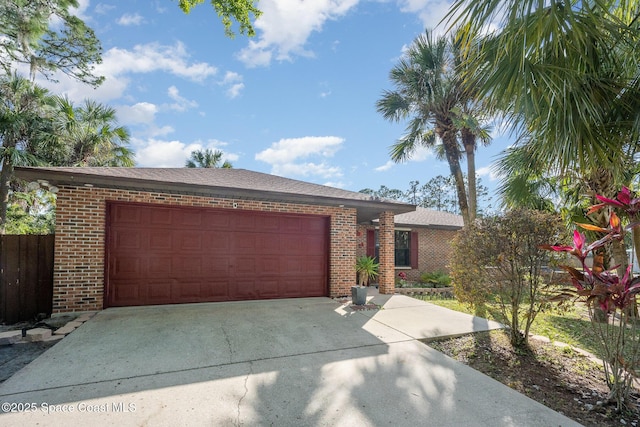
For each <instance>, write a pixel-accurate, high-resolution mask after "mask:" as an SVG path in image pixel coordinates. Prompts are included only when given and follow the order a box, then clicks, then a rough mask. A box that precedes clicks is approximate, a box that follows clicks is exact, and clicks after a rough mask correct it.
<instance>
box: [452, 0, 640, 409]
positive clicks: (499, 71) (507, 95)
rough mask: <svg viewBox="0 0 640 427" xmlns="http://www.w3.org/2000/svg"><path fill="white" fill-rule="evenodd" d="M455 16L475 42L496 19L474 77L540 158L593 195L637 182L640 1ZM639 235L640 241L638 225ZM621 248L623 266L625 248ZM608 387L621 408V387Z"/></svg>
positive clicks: (473, 8) (488, 6) (493, 6)
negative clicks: (632, 170) (633, 177)
mask: <svg viewBox="0 0 640 427" xmlns="http://www.w3.org/2000/svg"><path fill="white" fill-rule="evenodd" d="M448 16H449V17H450V18H451V19H452V26H457V27H461V28H464V37H465V40H467V41H468V40H474V39H475V38H476V37H478V35H479V34H481V33H483V32H484V31H485V29H486V28H487V27H489V25H491V24H495V22H494V21H497V22H498V28H499V31H497V32H494V33H491V34H489V35H488V36H486V37H484V38H483V39H482V45H481V49H480V54H479V55H478V56H477V57H476V58H475V63H474V67H475V68H474V69H473V72H471V73H469V76H470V77H469V78H473V76H474V75H477V74H481V75H483V76H485V79H484V84H483V86H482V87H481V88H480V92H481V94H482V95H484V96H486V97H488V98H490V99H491V101H492V102H493V103H494V104H495V105H497V106H499V108H501V109H502V110H503V111H504V112H505V114H506V115H507V117H508V119H509V121H510V123H511V124H512V125H513V127H514V129H516V132H517V133H518V134H519V136H520V137H521V139H520V146H519V147H526V150H527V153H528V154H529V156H530V157H529V161H530V162H531V163H532V164H538V165H545V166H544V167H545V170H546V173H547V175H548V176H555V177H558V178H559V179H561V180H564V179H566V178H567V177H568V176H570V174H577V175H578V176H579V177H580V179H581V181H583V183H584V185H585V188H587V189H588V190H589V193H590V195H592V196H593V195H595V194H603V195H609V196H611V195H613V194H614V193H615V190H616V187H618V185H619V184H621V183H625V184H629V183H630V181H627V182H625V180H626V179H628V178H625V175H626V172H627V171H628V170H629V165H630V164H631V163H632V161H633V154H634V153H635V152H636V151H637V149H638V145H639V143H640V108H639V107H640V67H639V66H638V64H639V63H640V50H639V49H637V47H638V45H639V42H640V19H638V18H639V17H640V4H639V3H638V2H635V1H633V2H626V1H622V2H619V1H607V0H605V1H600V0H597V1H596V0H586V1H580V2H573V1H572V2H568V1H556V0H552V1H544V2H541V1H537V0H506V1H502V0H501V1H498V0H457V1H455V2H454V4H453V5H452V8H451V9H450V12H449V15H448ZM454 16H455V17H456V18H452V17H454ZM468 46H473V44H472V43H468ZM469 69H470V70H471V68H469ZM523 136H524V137H523ZM523 166H525V167H526V162H525V163H524V164H523ZM532 169H533V170H535V168H532ZM538 170H539V169H538ZM603 213H604V212H602V211H601V212H600V217H599V218H598V221H599V222H600V224H598V225H601V226H602V225H604V226H606V222H607V221H606V220H607V219H608V218H607V216H608V215H606V214H603ZM634 242H635V243H636V249H640V233H639V232H638V229H637V227H636V228H634ZM613 251H614V253H613V256H614V258H615V259H616V263H619V264H621V267H622V268H621V269H624V267H626V264H627V263H628V258H627V256H626V252H625V251H624V247H623V246H622V245H618V246H614V247H613ZM636 252H637V251H636ZM606 363H612V362H608V361H605V369H606V367H607V365H606ZM609 386H610V387H611V390H612V394H613V393H614V391H615V396H614V397H615V398H616V400H617V402H618V409H620V407H621V404H622V401H623V399H622V396H623V393H622V392H621V390H622V388H620V387H619V386H618V385H617V384H616V387H615V389H614V388H613V387H612V384H609ZM627 390H628V389H627Z"/></svg>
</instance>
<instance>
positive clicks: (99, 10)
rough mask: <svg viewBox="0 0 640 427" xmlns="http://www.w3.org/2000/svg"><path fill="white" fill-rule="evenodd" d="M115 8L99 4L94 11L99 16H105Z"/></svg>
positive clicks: (110, 5)
mask: <svg viewBox="0 0 640 427" xmlns="http://www.w3.org/2000/svg"><path fill="white" fill-rule="evenodd" d="M115 8H116V7H115V6H114V5H112V4H104V3H98V4H97V5H96V7H95V9H94V12H95V13H97V14H98V15H104V14H106V13H109V12H110V11H112V10H113V9H115Z"/></svg>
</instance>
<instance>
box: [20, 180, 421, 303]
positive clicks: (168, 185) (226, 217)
mask: <svg viewBox="0 0 640 427" xmlns="http://www.w3.org/2000/svg"><path fill="white" fill-rule="evenodd" d="M15 175H16V177H17V178H20V179H23V180H26V181H30V182H34V181H36V182H39V183H40V185H42V186H45V187H48V188H50V189H56V190H57V205H56V233H55V253H54V290H53V312H54V313H60V312H74V311H90V310H101V309H103V308H106V307H116V306H137V305H151V304H173V303H191V302H209V301H233V300H247V299H269V298H295V297H313V296H328V297H339V296H346V295H350V290H351V286H353V285H354V284H355V283H356V273H355V260H356V253H357V245H358V237H357V229H358V224H371V221H373V220H377V224H378V225H377V230H378V239H377V241H378V243H377V246H376V247H377V251H378V256H379V260H380V264H381V266H380V279H379V285H380V292H381V293H393V292H394V280H395V265H394V256H395V252H394V217H396V216H397V215H400V214H404V213H408V212H412V211H414V210H415V206H414V205H410V204H406V203H401V202H396V201H389V200H382V201H381V200H375V199H372V198H371V197H370V196H368V195H365V194H362V193H356V192H351V191H346V190H341V189H337V188H332V187H327V186H322V185H316V184H311V183H307V182H302V181H297V180H292V179H287V178H282V177H277V176H273V175H269V174H263V173H258V172H253V171H249V170H243V169H197V168H196V169H190V168H172V169H171V168H70V167H42V168H41V167H38V168H35V167H17V168H16V169H15Z"/></svg>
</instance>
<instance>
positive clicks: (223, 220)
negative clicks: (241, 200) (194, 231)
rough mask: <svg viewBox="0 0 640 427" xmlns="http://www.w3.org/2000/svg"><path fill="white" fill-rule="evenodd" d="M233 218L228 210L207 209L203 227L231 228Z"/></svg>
mask: <svg viewBox="0 0 640 427" xmlns="http://www.w3.org/2000/svg"><path fill="white" fill-rule="evenodd" d="M231 218H232V217H231V216H230V215H229V213H228V212H226V211H214V210H207V212H205V214H204V224H203V227H204V228H206V229H207V230H229V229H230V228H231Z"/></svg>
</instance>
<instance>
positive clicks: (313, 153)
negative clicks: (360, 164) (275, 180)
mask: <svg viewBox="0 0 640 427" xmlns="http://www.w3.org/2000/svg"><path fill="white" fill-rule="evenodd" d="M343 142H344V138H340V137H337V136H306V137H302V138H286V139H281V140H280V141H278V142H274V143H273V144H271V147H269V148H267V149H266V150H263V151H261V152H259V153H257V154H256V156H255V159H256V160H261V161H263V162H266V163H268V164H270V165H271V173H273V174H275V175H281V176H309V175H314V176H321V177H323V178H335V177H341V176H342V170H341V169H340V168H339V167H336V166H331V165H328V164H327V163H326V159H327V158H330V157H333V155H334V154H335V153H336V152H337V151H338V150H339V149H340V148H342V144H343ZM309 158H312V160H313V161H305V160H308V159H309Z"/></svg>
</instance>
